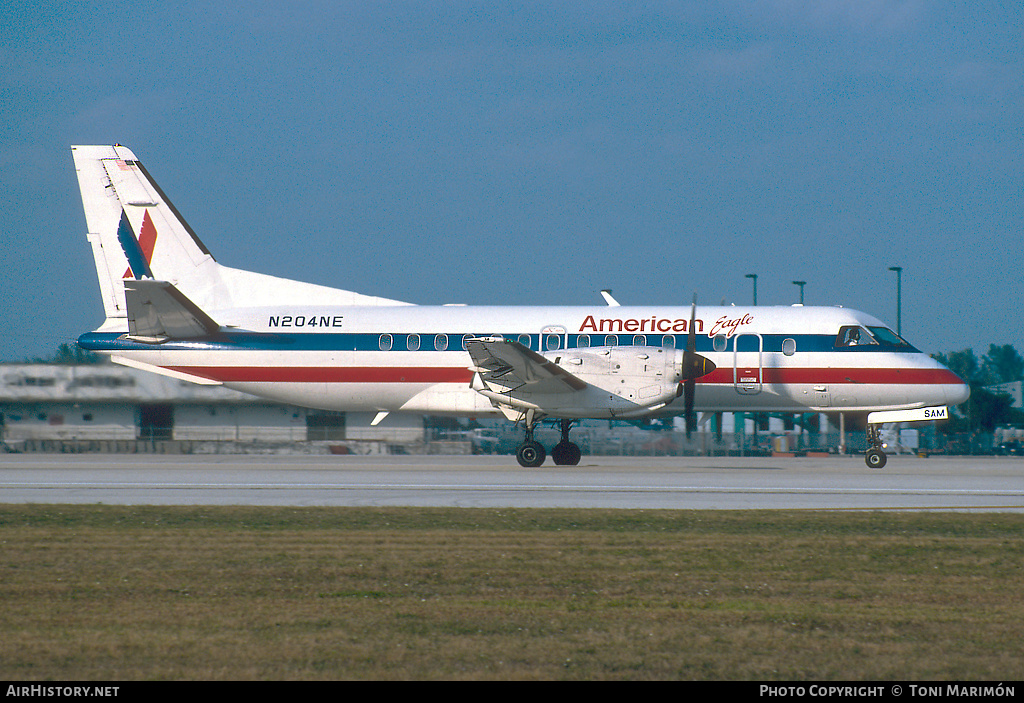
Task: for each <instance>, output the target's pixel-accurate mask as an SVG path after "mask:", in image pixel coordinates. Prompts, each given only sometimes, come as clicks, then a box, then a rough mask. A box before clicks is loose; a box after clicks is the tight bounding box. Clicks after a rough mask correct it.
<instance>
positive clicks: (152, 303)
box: [124, 279, 220, 343]
mask: <svg viewBox="0 0 1024 703" xmlns="http://www.w3.org/2000/svg"><path fill="white" fill-rule="evenodd" d="M124 297H125V303H126V305H127V308H128V336H129V338H131V339H134V340H136V341H140V342H150V343H159V342H165V341H167V340H169V339H195V338H197V337H209V336H212V335H214V334H216V333H217V332H218V331H220V325H218V324H217V323H216V322H214V321H213V320H212V319H211V318H210V316H209V315H207V314H206V313H205V312H203V311H202V310H200V309H199V307H197V306H196V305H195V303H193V302H192V301H191V300H189V299H188V298H186V297H185V295H184V294H183V293H182V292H181V291H179V290H178V289H177V288H175V287H174V286H173V285H172V284H170V283H168V282H167V281H153V280H149V279H146V280H131V279H127V280H125V282H124Z"/></svg>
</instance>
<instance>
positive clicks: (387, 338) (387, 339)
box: [379, 334, 394, 351]
mask: <svg viewBox="0 0 1024 703" xmlns="http://www.w3.org/2000/svg"><path fill="white" fill-rule="evenodd" d="M393 344H394V339H393V338H392V337H391V335H390V334H382V335H381V336H380V342H379V345H380V350H381V351H391V346H392V345H393Z"/></svg>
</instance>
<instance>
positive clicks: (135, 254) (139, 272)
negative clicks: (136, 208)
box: [117, 210, 156, 279]
mask: <svg viewBox="0 0 1024 703" xmlns="http://www.w3.org/2000/svg"><path fill="white" fill-rule="evenodd" d="M117 241H118V242H120V244H121V249H122V250H124V255H125V257H127V259H128V269H127V270H126V271H125V272H124V275H123V276H122V277H121V278H131V277H133V276H134V277H135V278H136V279H141V278H153V272H152V271H151V270H150V268H149V266H150V264H151V263H152V262H153V250H154V249H155V248H156V227H155V226H154V225H153V220H151V219H150V218H149V211H148V210H147V211H146V213H145V214H144V215H143V216H142V231H141V232H140V233H139V237H138V239H136V237H135V232H134V231H133V230H132V226H131V223H129V222H128V215H127V214H126V213H125V211H124V210H121V222H120V224H119V225H118V226H117Z"/></svg>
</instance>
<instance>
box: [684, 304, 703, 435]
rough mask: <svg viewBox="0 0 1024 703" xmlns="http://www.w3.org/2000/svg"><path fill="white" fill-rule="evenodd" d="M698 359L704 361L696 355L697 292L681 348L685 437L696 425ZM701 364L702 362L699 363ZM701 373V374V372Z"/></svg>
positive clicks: (691, 306)
mask: <svg viewBox="0 0 1024 703" xmlns="http://www.w3.org/2000/svg"><path fill="white" fill-rule="evenodd" d="M698 359H700V360H701V361H706V359H704V358H703V357H698V356H697V294H696V293H694V294H693V303H692V304H691V305H690V328H689V334H687V335H686V349H685V350H683V379H684V380H683V417H684V418H685V421H686V438H687V439H689V438H690V434H691V433H692V432H693V430H694V429H695V427H696V424H697V418H696V416H695V415H694V413H693V395H694V390H695V389H696V385H697V380H696V379H697V375H696V373H695V372H696V371H697V365H698V363H699V362H698V361H697V360H698ZM700 365H701V366H703V364H700ZM701 375H703V374H701Z"/></svg>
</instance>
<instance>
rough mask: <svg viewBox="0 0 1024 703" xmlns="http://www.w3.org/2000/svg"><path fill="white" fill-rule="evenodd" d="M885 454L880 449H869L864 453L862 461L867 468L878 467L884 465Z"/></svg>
mask: <svg viewBox="0 0 1024 703" xmlns="http://www.w3.org/2000/svg"><path fill="white" fill-rule="evenodd" d="M885 462H886V456H885V452H883V451H882V450H881V449H869V450H868V451H867V453H866V454H865V455H864V463H865V464H867V465H868V468H869V469H880V468H882V467H883V466H885Z"/></svg>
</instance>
